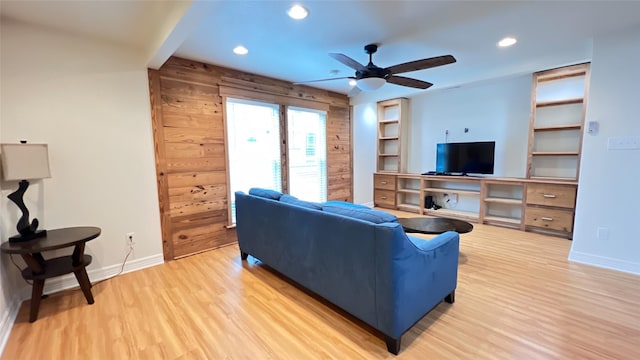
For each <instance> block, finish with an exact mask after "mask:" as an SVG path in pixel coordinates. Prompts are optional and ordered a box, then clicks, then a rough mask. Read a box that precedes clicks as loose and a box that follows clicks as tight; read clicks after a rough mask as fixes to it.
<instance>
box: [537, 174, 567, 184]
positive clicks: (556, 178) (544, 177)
mask: <svg viewBox="0 0 640 360" xmlns="http://www.w3.org/2000/svg"><path fill="white" fill-rule="evenodd" d="M531 180H541V181H560V182H565V181H566V182H569V185H577V182H576V180H577V179H576V178H568V177H551V176H532V177H531Z"/></svg>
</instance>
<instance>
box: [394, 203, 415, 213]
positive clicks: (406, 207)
mask: <svg viewBox="0 0 640 360" xmlns="http://www.w3.org/2000/svg"><path fill="white" fill-rule="evenodd" d="M398 210H402V211H408V212H414V213H420V206H419V205H414V204H398Z"/></svg>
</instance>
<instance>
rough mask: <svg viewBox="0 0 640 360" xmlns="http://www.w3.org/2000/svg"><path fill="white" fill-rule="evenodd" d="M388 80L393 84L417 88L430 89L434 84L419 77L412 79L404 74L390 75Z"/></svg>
mask: <svg viewBox="0 0 640 360" xmlns="http://www.w3.org/2000/svg"><path fill="white" fill-rule="evenodd" d="M387 82H388V83H391V84H396V85H402V86H408V87H412V88H417V89H428V88H430V87H432V86H433V84H432V83H430V82H426V81H422V80H418V79H412V78H408V77H404V76H395V75H392V76H389V77H388V78H387Z"/></svg>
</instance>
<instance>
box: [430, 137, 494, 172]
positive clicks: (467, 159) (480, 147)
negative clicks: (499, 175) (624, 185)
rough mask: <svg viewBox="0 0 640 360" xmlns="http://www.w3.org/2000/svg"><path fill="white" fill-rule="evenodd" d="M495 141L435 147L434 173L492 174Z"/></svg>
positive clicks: (445, 144) (446, 144) (447, 144)
mask: <svg viewBox="0 0 640 360" xmlns="http://www.w3.org/2000/svg"><path fill="white" fill-rule="evenodd" d="M495 148H496V142H495V141H483V142H467V143H444V144H438V145H437V154H436V172H438V173H445V174H449V173H460V174H462V175H464V174H493V162H494V153H495Z"/></svg>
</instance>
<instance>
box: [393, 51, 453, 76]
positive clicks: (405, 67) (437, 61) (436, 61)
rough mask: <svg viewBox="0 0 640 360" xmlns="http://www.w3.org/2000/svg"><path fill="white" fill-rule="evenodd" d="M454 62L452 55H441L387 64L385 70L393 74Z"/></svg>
mask: <svg viewBox="0 0 640 360" xmlns="http://www.w3.org/2000/svg"><path fill="white" fill-rule="evenodd" d="M454 62H456V58H454V57H453V56H452V55H443V56H436V57H432V58H428V59H422V60H416V61H409V62H406V63H403V64H398V65H394V66H389V67H388V68H386V69H385V70H387V71H389V73H390V74H392V75H393V74H400V73H405V72H409V71H417V70H424V69H429V68H432V67H436V66H442V65H447V64H452V63H454Z"/></svg>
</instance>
